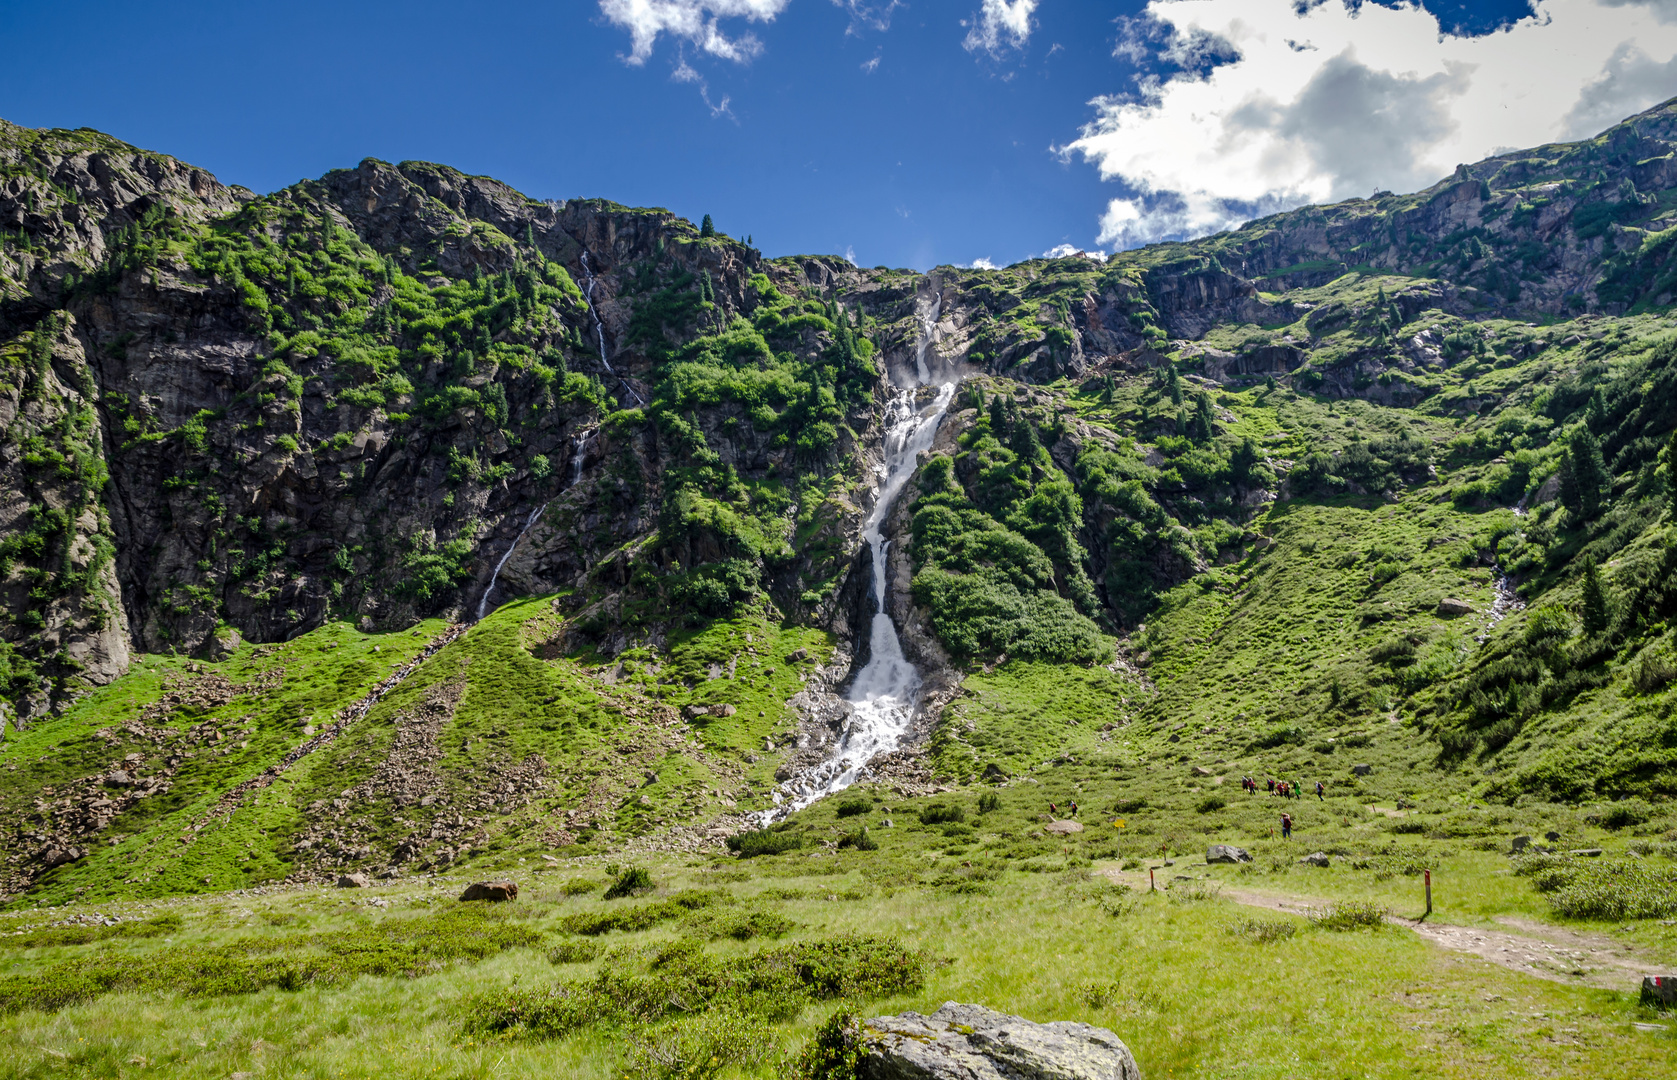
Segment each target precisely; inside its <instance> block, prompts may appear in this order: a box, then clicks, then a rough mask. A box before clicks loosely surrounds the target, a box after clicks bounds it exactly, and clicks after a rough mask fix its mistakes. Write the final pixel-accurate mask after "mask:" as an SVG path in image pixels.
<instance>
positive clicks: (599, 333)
mask: <svg viewBox="0 0 1677 1080" xmlns="http://www.w3.org/2000/svg"><path fill="white" fill-rule="evenodd" d="M582 274H583V277H584V278H586V279H587V282H588V286H587V288H585V289H584V290H583V292H582V298H583V300H584V301H586V302H587V304H588V314H589V315H591V316H593V317H594V337H595V340H596V341H598V343H599V346H600V364H601V366H603V367H604V368H605V369H606V373H607V374H609V375H611V376H613V377H614V378H616V379H617V381H618V382H619V383H620V384H621V385H622V387H623V390H624V392H625V393H627V394H628V395H629V398H630V400H632V401H633V402H634V403H635V404H636V405H645V404H646V402H645V401H644V400H642V398H641V396H640V395H639V394H637V393H635V388H634V387H632V386H630V385H629V380H627V379H625V378H624V377H623V376H621V375H619V374H617V369H616V368H614V367H612V366H611V361H610V360H608V359H606V324H605V323H603V322H601V321H600V313H599V311H597V310H596V309H595V307H594V268H593V267H591V266H589V265H588V249H587V248H583V249H582Z"/></svg>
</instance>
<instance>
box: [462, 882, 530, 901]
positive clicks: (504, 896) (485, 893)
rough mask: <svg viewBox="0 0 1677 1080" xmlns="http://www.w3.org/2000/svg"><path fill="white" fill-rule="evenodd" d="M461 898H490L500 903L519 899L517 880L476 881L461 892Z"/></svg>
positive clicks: (489, 899)
mask: <svg viewBox="0 0 1677 1080" xmlns="http://www.w3.org/2000/svg"><path fill="white" fill-rule="evenodd" d="M460 899H461V900H488V901H490V902H492V903H496V904H500V903H505V902H506V901H508V900H517V899H518V882H516V881H474V882H472V883H471V884H470V885H468V886H466V891H465V892H463V893H461V894H460Z"/></svg>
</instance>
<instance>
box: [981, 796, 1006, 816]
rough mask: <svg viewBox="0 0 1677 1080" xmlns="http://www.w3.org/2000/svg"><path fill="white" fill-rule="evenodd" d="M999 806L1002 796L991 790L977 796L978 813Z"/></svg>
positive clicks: (986, 811)
mask: <svg viewBox="0 0 1677 1080" xmlns="http://www.w3.org/2000/svg"><path fill="white" fill-rule="evenodd" d="M1001 808H1002V797H1001V796H1000V795H997V794H996V793H995V792H993V791H986V792H985V793H984V794H982V795H980V796H979V797H978V812H979V813H980V814H988V813H990V812H991V811H993V810H1000V809H1001Z"/></svg>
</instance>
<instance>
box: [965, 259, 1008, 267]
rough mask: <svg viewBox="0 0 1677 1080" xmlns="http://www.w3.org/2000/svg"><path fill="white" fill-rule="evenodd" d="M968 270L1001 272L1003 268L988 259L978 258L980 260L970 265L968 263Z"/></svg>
mask: <svg viewBox="0 0 1677 1080" xmlns="http://www.w3.org/2000/svg"><path fill="white" fill-rule="evenodd" d="M967 269H968V270H999V269H1001V267H999V266H997V265H996V264H995V263H993V262H991V261H990V260H989V259H988V258H978V259H974V260H973V261H972V262H970V263H967Z"/></svg>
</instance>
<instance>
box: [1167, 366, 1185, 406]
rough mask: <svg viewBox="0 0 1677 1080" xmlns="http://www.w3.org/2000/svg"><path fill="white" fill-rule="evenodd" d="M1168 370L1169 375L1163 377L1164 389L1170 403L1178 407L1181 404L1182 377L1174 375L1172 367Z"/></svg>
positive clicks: (1174, 371)
mask: <svg viewBox="0 0 1677 1080" xmlns="http://www.w3.org/2000/svg"><path fill="white" fill-rule="evenodd" d="M1169 370H1170V374H1169V375H1167V376H1165V389H1166V390H1168V391H1169V392H1170V403H1171V404H1172V405H1180V404H1182V376H1181V375H1178V374H1177V373H1176V369H1175V368H1174V367H1172V368H1170V369H1169Z"/></svg>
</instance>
